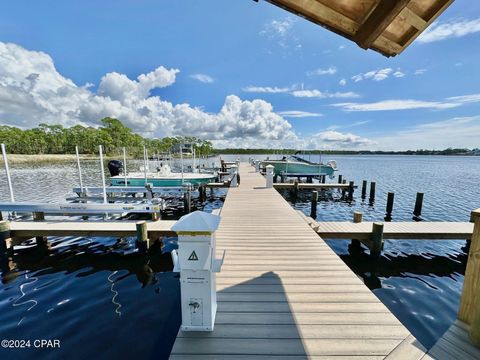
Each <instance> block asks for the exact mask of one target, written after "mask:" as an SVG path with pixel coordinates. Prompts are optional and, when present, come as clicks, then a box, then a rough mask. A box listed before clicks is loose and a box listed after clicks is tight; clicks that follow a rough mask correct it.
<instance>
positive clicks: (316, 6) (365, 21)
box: [254, 0, 454, 56]
mask: <svg viewBox="0 0 480 360" xmlns="http://www.w3.org/2000/svg"><path fill="white" fill-rule="evenodd" d="M254 1H258V0H254ZM265 1H268V2H270V3H272V4H274V5H277V6H279V7H281V8H283V9H285V10H287V11H290V12H291V13H293V14H295V15H298V16H301V17H303V18H305V19H307V20H310V21H312V22H314V23H315V24H318V25H320V26H322V27H324V28H326V29H328V30H330V31H332V32H334V33H336V34H339V35H341V36H343V37H345V38H347V39H349V40H351V41H354V42H356V43H357V44H358V45H359V46H360V47H362V48H363V49H372V50H375V51H378V52H380V53H381V54H383V55H385V56H395V55H398V54H400V53H401V52H402V51H403V50H405V49H406V48H407V47H408V46H409V45H410V44H411V43H412V41H414V40H415V39H416V38H417V37H418V36H419V35H420V34H421V33H422V32H423V31H424V30H425V29H426V28H427V27H428V26H429V25H430V24H431V23H432V22H433V21H434V20H435V19H436V18H437V17H438V16H439V15H440V14H441V13H442V12H443V11H444V10H445V9H446V8H447V7H448V6H449V5H450V4H451V3H452V2H453V1H454V0H361V1H360V0H265Z"/></svg>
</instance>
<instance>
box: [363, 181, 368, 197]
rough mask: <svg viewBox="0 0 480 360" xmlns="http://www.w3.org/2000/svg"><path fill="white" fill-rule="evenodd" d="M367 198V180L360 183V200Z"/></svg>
mask: <svg viewBox="0 0 480 360" xmlns="http://www.w3.org/2000/svg"><path fill="white" fill-rule="evenodd" d="M366 197H367V180H363V181H362V200H364V199H365V198H366Z"/></svg>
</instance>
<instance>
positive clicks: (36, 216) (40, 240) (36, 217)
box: [33, 212, 48, 245]
mask: <svg viewBox="0 0 480 360" xmlns="http://www.w3.org/2000/svg"><path fill="white" fill-rule="evenodd" d="M33 221H45V213H43V212H34V213H33ZM35 241H36V242H37V245H41V244H46V243H47V241H48V239H47V237H46V236H35Z"/></svg>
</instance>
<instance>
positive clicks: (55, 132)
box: [0, 118, 213, 156]
mask: <svg viewBox="0 0 480 360" xmlns="http://www.w3.org/2000/svg"><path fill="white" fill-rule="evenodd" d="M101 123H102V126H101V127H99V128H93V127H85V126H81V125H76V126H72V127H70V128H65V127H63V126H62V125H47V124H40V125H39V126H38V127H36V128H33V129H27V130H22V129H19V128H17V127H13V126H5V125H0V143H4V144H5V146H6V147H7V149H8V152H9V153H10V154H75V146H76V145H78V147H79V151H80V152H81V153H82V154H96V153H98V145H103V146H104V151H105V153H106V154H107V155H117V154H121V152H122V148H123V147H125V148H127V149H128V150H127V151H128V153H129V155H134V156H139V155H142V154H143V146H146V147H147V148H148V152H149V154H153V153H158V152H168V151H170V150H171V148H172V147H173V146H175V145H178V144H181V143H190V144H193V145H194V147H195V151H196V153H197V155H198V156H204V155H209V154H211V153H212V151H213V148H212V144H211V143H210V142H209V141H205V140H201V139H197V138H195V137H165V138H161V139H147V138H144V137H142V136H140V135H138V134H135V133H134V132H133V131H132V130H131V129H129V128H128V127H126V126H125V125H123V124H122V122H121V121H120V120H117V119H113V118H104V119H102V120H101Z"/></svg>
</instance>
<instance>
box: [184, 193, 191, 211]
mask: <svg viewBox="0 0 480 360" xmlns="http://www.w3.org/2000/svg"><path fill="white" fill-rule="evenodd" d="M183 211H184V212H185V214H190V212H191V211H192V195H191V192H190V188H187V189H185V192H184V193H183Z"/></svg>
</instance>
